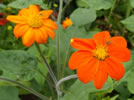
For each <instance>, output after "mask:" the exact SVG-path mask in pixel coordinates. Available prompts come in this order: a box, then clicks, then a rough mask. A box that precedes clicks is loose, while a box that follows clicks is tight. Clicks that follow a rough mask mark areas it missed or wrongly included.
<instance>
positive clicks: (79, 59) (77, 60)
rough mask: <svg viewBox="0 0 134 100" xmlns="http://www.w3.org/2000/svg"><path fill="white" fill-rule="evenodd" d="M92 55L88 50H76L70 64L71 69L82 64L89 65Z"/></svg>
mask: <svg viewBox="0 0 134 100" xmlns="http://www.w3.org/2000/svg"><path fill="white" fill-rule="evenodd" d="M90 57H92V53H91V52H88V51H76V52H75V53H73V54H72V56H71V58H70V60H69V63H68V66H69V68H70V69H71V70H74V69H76V68H79V67H81V66H83V67H84V66H87V65H88V62H89V61H90Z"/></svg>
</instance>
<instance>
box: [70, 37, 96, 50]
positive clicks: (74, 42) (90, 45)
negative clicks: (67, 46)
mask: <svg viewBox="0 0 134 100" xmlns="http://www.w3.org/2000/svg"><path fill="white" fill-rule="evenodd" d="M71 46H72V47H74V48H76V49H79V50H88V51H90V50H92V49H94V48H95V47H96V44H95V42H94V40H92V39H80V38H72V39H71Z"/></svg>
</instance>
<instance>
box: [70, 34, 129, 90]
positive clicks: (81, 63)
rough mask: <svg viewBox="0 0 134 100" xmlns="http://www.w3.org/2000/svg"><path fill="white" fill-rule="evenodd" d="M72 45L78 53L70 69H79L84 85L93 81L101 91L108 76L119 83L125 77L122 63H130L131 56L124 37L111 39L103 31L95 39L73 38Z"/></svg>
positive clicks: (75, 54) (71, 62)
mask: <svg viewBox="0 0 134 100" xmlns="http://www.w3.org/2000/svg"><path fill="white" fill-rule="evenodd" d="M71 45H72V47H74V48H76V49H78V51H76V52H75V53H73V54H72V56H71V58H70V60H69V68H70V69H71V70H74V69H77V75H78V78H79V79H80V81H82V82H83V83H88V82H90V81H91V80H93V82H94V85H95V87H96V88H97V89H100V88H102V87H103V85H104V83H105V82H106V80H107V78H108V76H110V77H111V78H113V79H115V80H117V81H118V80H120V79H121V78H122V77H123V75H124V73H125V69H124V66H123V64H122V62H127V61H129V59H130V56H131V54H130V51H129V50H128V48H127V42H126V40H125V39H124V38H123V37H121V36H115V37H112V38H111V37H110V34H109V32H107V31H103V32H99V33H97V34H95V35H94V37H93V39H79V38H73V39H72V40H71Z"/></svg>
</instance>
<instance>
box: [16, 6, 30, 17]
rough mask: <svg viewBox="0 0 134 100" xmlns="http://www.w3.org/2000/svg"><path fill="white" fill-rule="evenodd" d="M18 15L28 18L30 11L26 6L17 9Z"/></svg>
mask: <svg viewBox="0 0 134 100" xmlns="http://www.w3.org/2000/svg"><path fill="white" fill-rule="evenodd" d="M18 15H19V16H22V17H23V18H25V19H29V16H30V12H29V9H28V8H23V9H21V10H20V11H19V13H18Z"/></svg>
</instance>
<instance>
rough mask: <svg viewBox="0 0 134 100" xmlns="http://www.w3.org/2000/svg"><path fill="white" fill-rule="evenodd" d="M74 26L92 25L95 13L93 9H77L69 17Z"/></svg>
mask: <svg viewBox="0 0 134 100" xmlns="http://www.w3.org/2000/svg"><path fill="white" fill-rule="evenodd" d="M70 18H71V19H72V22H73V23H74V24H75V25H78V26H81V25H85V24H89V23H92V22H93V21H95V19H96V11H95V10H94V9H91V8H90V9H87V8H77V9H76V10H75V11H74V12H73V13H72V14H71V16H70Z"/></svg>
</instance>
